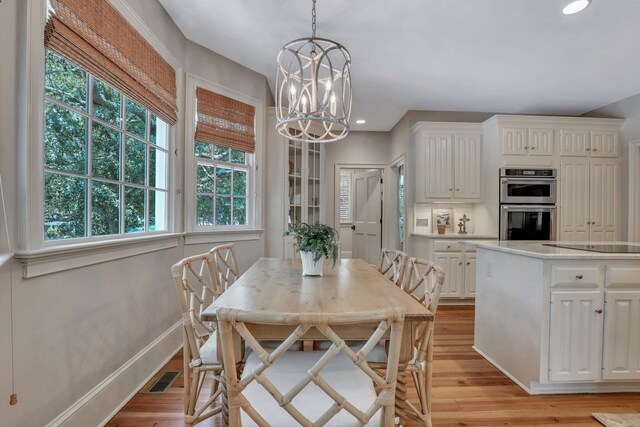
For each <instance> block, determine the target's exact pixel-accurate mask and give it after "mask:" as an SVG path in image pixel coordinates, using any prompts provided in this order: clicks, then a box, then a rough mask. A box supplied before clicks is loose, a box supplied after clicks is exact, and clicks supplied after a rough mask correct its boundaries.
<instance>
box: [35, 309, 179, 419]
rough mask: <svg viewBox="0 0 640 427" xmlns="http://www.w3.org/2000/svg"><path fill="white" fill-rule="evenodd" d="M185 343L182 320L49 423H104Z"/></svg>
mask: <svg viewBox="0 0 640 427" xmlns="http://www.w3.org/2000/svg"><path fill="white" fill-rule="evenodd" d="M181 347H182V320H180V321H178V322H177V323H176V324H174V325H173V326H171V327H170V328H169V329H167V330H166V331H165V332H164V333H162V335H160V336H159V337H158V338H156V339H155V340H153V342H151V343H150V344H149V345H147V346H146V347H145V348H143V349H142V350H141V351H140V352H138V354H136V355H135V356H133V357H132V358H131V359H129V360H128V361H127V362H126V363H125V364H124V365H122V366H121V367H119V368H118V369H117V370H116V371H115V372H113V373H112V374H111V375H109V376H108V377H107V378H105V379H104V380H102V381H101V382H100V384H98V385H97V386H95V387H94V388H93V389H92V390H90V391H89V392H88V393H87V394H85V395H84V396H83V397H82V398H80V399H79V400H78V401H77V402H76V403H74V404H73V405H71V406H70V407H69V408H67V409H66V410H65V411H64V412H62V413H61V414H60V415H58V416H57V417H56V418H54V419H53V420H52V421H50V422H49V423H48V424H47V425H46V427H76V426H77V427H87V426H104V425H105V424H106V423H107V422H109V420H110V419H111V418H113V416H114V415H115V414H116V413H117V412H118V411H119V410H120V409H121V408H122V407H123V406H124V405H125V404H126V403H127V402H128V401H129V400H131V398H132V397H133V396H134V395H135V394H136V393H137V392H138V391H140V389H141V388H142V387H143V386H144V385H145V384H146V383H147V382H148V381H149V380H150V379H151V378H152V377H153V376H154V375H155V374H156V373H157V372H158V371H159V370H160V369H161V368H162V367H163V366H164V365H165V364H166V363H167V362H168V361H169V360H170V359H171V358H172V357H173V355H174V354H176V352H177V351H178V350H179V349H180V348H181Z"/></svg>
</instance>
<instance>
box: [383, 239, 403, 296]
mask: <svg viewBox="0 0 640 427" xmlns="http://www.w3.org/2000/svg"><path fill="white" fill-rule="evenodd" d="M407 259H408V257H407V254H405V253H404V252H402V251H399V250H396V249H387V248H382V251H381V252H380V260H379V261H378V271H379V272H380V274H382V275H383V276H384V277H386V278H387V279H389V280H391V281H392V282H393V283H394V284H395V285H396V286H398V287H401V286H402V281H403V279H404V271H405V268H406V266H407Z"/></svg>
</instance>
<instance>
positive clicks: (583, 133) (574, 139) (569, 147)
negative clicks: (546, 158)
mask: <svg viewBox="0 0 640 427" xmlns="http://www.w3.org/2000/svg"><path fill="white" fill-rule="evenodd" d="M590 136H591V135H590V132H589V131H588V130H576V129H563V130H561V131H560V155H562V156H582V157H588V156H589V155H590V154H591V141H590V139H591V138H590Z"/></svg>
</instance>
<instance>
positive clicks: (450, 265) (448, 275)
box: [433, 252, 464, 298]
mask: <svg viewBox="0 0 640 427" xmlns="http://www.w3.org/2000/svg"><path fill="white" fill-rule="evenodd" d="M433 256H434V261H435V262H436V264H438V265H439V266H440V267H442V268H443V269H444V273H445V278H444V285H443V286H442V292H441V293H440V296H441V297H443V298H460V297H462V286H463V280H464V266H463V263H462V253H459V252H458V253H444V252H434V254H433Z"/></svg>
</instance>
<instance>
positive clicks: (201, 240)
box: [184, 229, 264, 245]
mask: <svg viewBox="0 0 640 427" xmlns="http://www.w3.org/2000/svg"><path fill="white" fill-rule="evenodd" d="M263 232H264V230H261V229H251V230H247V229H242V230H215V231H209V230H207V231H190V232H188V233H185V235H184V244H185V245H204V244H209V243H230V242H244V241H250V240H260V237H261V236H262V233H263Z"/></svg>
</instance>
